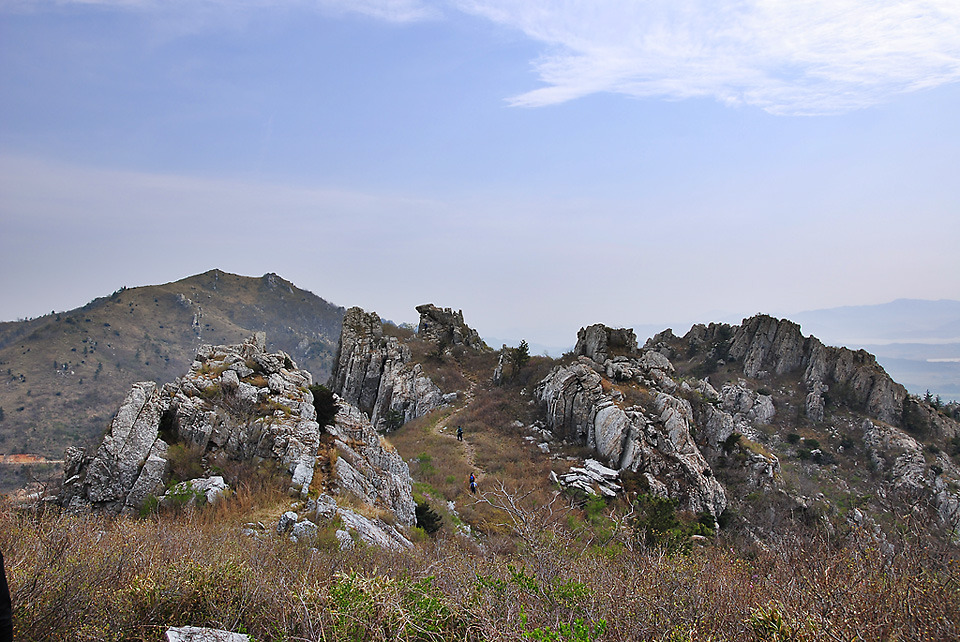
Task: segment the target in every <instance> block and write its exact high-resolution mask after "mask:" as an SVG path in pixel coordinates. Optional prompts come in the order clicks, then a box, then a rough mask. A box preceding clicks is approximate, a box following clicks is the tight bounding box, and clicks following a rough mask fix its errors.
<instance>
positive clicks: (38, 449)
mask: <svg viewBox="0 0 960 642" xmlns="http://www.w3.org/2000/svg"><path fill="white" fill-rule="evenodd" d="M343 314H344V309H343V308H341V307H338V306H336V305H334V304H332V303H328V302H327V301H325V300H323V299H321V298H320V297H318V296H316V295H314V294H312V293H310V292H307V291H306V290H301V289H299V288H297V287H296V286H294V285H293V284H291V283H289V282H288V281H285V280H284V279H282V278H280V277H279V276H277V275H276V274H265V275H264V276H262V277H260V278H254V277H245V276H238V275H235V274H228V273H226V272H223V271H221V270H211V271H209V272H205V273H203V274H199V275H196V276H192V277H189V278H186V279H183V280H181V281H176V282H174V283H168V284H165V285H153V286H145V287H136V288H123V289H121V290H118V291H117V292H114V293H113V294H111V295H110V296H106V297H103V298H99V299H95V300H94V301H91V302H90V303H88V304H87V305H85V306H83V307H82V308H78V309H76V310H71V311H69V312H61V313H58V314H49V315H46V316H43V317H39V318H36V319H31V320H28V321H17V322H8V323H0V454H12V453H32V454H38V455H43V456H46V457H47V458H51V459H59V458H60V457H61V456H62V454H63V450H64V448H65V447H66V446H70V445H77V446H89V445H96V444H98V443H99V441H100V437H101V436H102V433H103V431H104V430H105V429H106V427H107V423H108V422H109V420H110V417H111V416H112V414H113V413H114V412H115V411H116V409H117V407H118V406H119V405H120V402H121V401H122V400H123V398H124V395H126V393H127V392H128V391H129V389H130V386H131V385H132V384H133V383H134V382H136V381H156V382H158V383H164V382H167V381H173V380H174V379H176V378H177V377H179V376H181V375H182V374H184V373H185V372H186V371H187V370H188V368H189V366H190V364H191V363H192V361H193V359H194V355H195V354H196V350H197V348H198V347H199V346H200V345H201V344H212V345H227V344H234V343H238V342H240V341H242V340H243V339H245V338H246V337H248V336H250V335H251V334H252V333H253V332H256V331H264V332H266V334H267V344H268V348H269V349H270V350H274V351H275V350H283V351H284V352H286V353H288V354H289V355H290V356H291V357H292V358H293V359H294V361H296V362H297V364H298V365H299V366H300V367H301V368H305V369H307V370H309V371H310V372H311V373H312V374H313V376H314V378H315V380H317V381H319V382H324V381H326V379H327V377H329V375H330V369H331V366H332V363H333V357H334V355H335V353H336V348H337V340H338V338H339V336H340V325H341V322H342V319H343ZM5 476H9V475H5ZM0 485H4V486H5V485H6V483H2V484H0Z"/></svg>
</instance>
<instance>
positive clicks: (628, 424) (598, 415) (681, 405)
mask: <svg viewBox="0 0 960 642" xmlns="http://www.w3.org/2000/svg"><path fill="white" fill-rule="evenodd" d="M594 354H598V353H597V352H594ZM615 359H616V360H611V359H608V360H607V361H606V362H605V363H604V364H599V363H596V362H595V361H593V360H592V359H590V358H588V357H586V356H581V357H579V358H578V361H577V362H575V363H573V364H571V365H569V366H558V367H557V368H555V369H554V370H553V371H552V372H551V373H550V374H549V375H548V376H547V377H546V378H544V380H543V381H541V382H540V384H539V385H538V387H537V390H536V396H537V398H538V399H539V400H540V402H541V403H542V404H543V408H544V411H545V415H546V424H547V428H548V429H549V430H551V431H552V432H553V433H554V434H555V435H556V436H557V437H559V438H561V439H565V440H567V441H571V442H574V443H579V444H583V445H586V446H587V447H589V448H592V449H594V450H595V451H596V452H597V454H598V455H599V456H600V458H601V459H602V460H604V461H605V462H606V463H607V464H608V465H609V466H610V467H611V468H613V469H616V470H631V471H634V472H638V473H640V474H641V475H642V476H643V478H644V480H645V481H646V484H647V486H648V487H649V489H650V491H651V492H653V493H655V494H657V495H660V496H664V497H672V498H676V499H678V500H679V502H680V508H681V509H683V510H688V511H691V512H695V513H702V512H706V513H710V514H711V515H713V516H715V517H716V516H718V515H720V513H721V512H723V509H724V508H725V507H726V496H725V494H724V490H723V487H722V486H721V485H720V483H719V482H718V481H717V480H716V479H715V478H714V477H713V474H712V471H711V470H710V466H709V465H708V464H707V462H706V460H705V459H704V457H703V455H702V454H701V453H700V450H699V448H698V447H697V444H696V442H695V441H694V440H693V437H692V436H691V427H692V426H693V410H692V408H691V407H690V404H689V402H687V401H686V400H684V399H682V398H679V397H675V396H673V395H671V394H668V393H667V392H659V393H657V394H656V396H655V398H653V400H652V401H653V403H652V404H651V405H650V406H649V407H641V406H625V404H624V401H623V397H622V394H620V393H618V392H617V391H615V390H613V389H612V388H611V389H609V391H608V390H605V389H604V377H603V376H602V374H601V373H603V374H608V373H609V374H613V375H615V376H616V378H618V379H619V380H623V379H625V378H635V379H637V380H640V381H643V382H644V383H646V384H649V385H654V384H653V380H662V379H663V378H665V377H667V375H666V374H665V373H664V369H667V368H668V365H667V364H668V363H669V362H667V363H664V362H665V361H666V358H665V357H663V355H660V354H659V353H657V354H656V356H649V357H648V355H646V354H645V355H643V356H641V357H639V358H636V359H630V358H627V357H624V356H618V357H615ZM669 370H671V371H672V366H669ZM608 381H609V379H608ZM671 381H672V380H671ZM673 386H674V387H676V384H675V383H674V384H673Z"/></svg>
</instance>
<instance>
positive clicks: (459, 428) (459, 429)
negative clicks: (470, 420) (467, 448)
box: [457, 426, 463, 441]
mask: <svg viewBox="0 0 960 642" xmlns="http://www.w3.org/2000/svg"><path fill="white" fill-rule="evenodd" d="M457 439H459V440H460V441H463V427H462V426H457Z"/></svg>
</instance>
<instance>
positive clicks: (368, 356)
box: [330, 307, 443, 431]
mask: <svg viewBox="0 0 960 642" xmlns="http://www.w3.org/2000/svg"><path fill="white" fill-rule="evenodd" d="M330 389H331V390H333V391H334V392H335V393H336V394H338V395H339V396H340V397H342V398H343V399H344V401H346V402H347V403H349V404H351V405H354V406H356V407H357V408H359V409H360V410H362V411H363V412H365V413H366V414H367V416H368V417H370V420H371V422H372V423H373V425H374V426H375V427H376V428H377V430H380V431H385V430H387V429H388V428H389V427H390V422H389V421H388V419H389V418H390V417H389V415H390V414H391V411H392V412H395V413H399V414H400V416H401V418H402V421H403V422H406V421H410V420H411V419H416V418H417V417H422V416H423V415H425V414H427V413H428V412H430V411H431V410H434V409H436V408H439V407H440V406H442V405H443V393H442V392H441V391H440V389H439V388H438V387H437V386H436V385H435V384H434V383H433V382H432V381H431V380H430V378H429V377H427V376H426V375H424V374H423V369H422V367H421V366H420V364H412V363H410V349H409V348H408V347H407V346H406V345H404V344H403V343H401V342H400V340H399V339H398V338H397V337H391V336H385V335H384V334H383V324H382V322H381V321H380V317H379V316H378V315H377V314H376V313H375V312H371V313H367V312H365V311H363V310H362V309H360V308H356V307H355V308H350V309H349V310H347V313H346V315H345V316H344V318H343V326H342V329H341V332H340V344H339V347H338V348H337V359H336V362H335V363H334V368H333V375H332V376H331V378H330Z"/></svg>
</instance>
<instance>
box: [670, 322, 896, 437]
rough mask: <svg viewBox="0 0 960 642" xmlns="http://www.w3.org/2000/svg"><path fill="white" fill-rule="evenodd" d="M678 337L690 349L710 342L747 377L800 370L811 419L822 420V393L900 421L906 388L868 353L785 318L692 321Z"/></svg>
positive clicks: (716, 354)
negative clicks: (832, 343) (824, 339)
mask: <svg viewBox="0 0 960 642" xmlns="http://www.w3.org/2000/svg"><path fill="white" fill-rule="evenodd" d="M683 341H684V342H685V343H686V344H687V346H688V348H689V349H690V350H691V351H696V350H698V349H702V348H704V347H706V346H712V347H710V348H709V350H710V351H711V354H710V355H708V356H709V357H710V358H712V359H715V360H721V361H735V362H738V363H742V364H743V374H744V376H746V377H749V378H751V379H763V378H765V377H767V376H770V375H771V374H773V375H784V374H788V373H795V372H802V375H801V381H802V382H803V383H804V384H805V385H806V386H807V387H808V390H809V394H808V396H807V399H806V404H805V406H806V409H807V412H808V416H809V417H810V418H811V419H813V420H815V421H822V420H823V407H824V395H825V394H826V395H829V396H830V397H831V399H833V400H834V401H836V402H841V403H844V404H846V405H848V406H850V407H852V408H855V409H858V410H860V409H862V410H864V411H865V412H867V413H868V414H869V415H870V416H871V417H874V418H876V419H879V420H880V421H883V422H886V423H890V424H894V425H900V422H901V420H902V417H903V403H904V400H905V399H906V397H907V391H906V389H905V388H904V387H903V386H901V385H900V384H898V383H896V382H894V381H893V380H892V379H891V378H890V377H889V376H888V375H887V373H886V372H885V371H884V370H883V368H882V367H881V366H880V365H879V364H878V363H877V360H876V358H875V357H874V356H873V355H871V354H870V353H868V352H866V351H864V350H857V351H854V350H849V349H847V348H834V347H828V346H824V345H823V344H822V343H821V342H820V340H819V339H817V338H816V337H812V336H811V337H804V336H803V335H802V334H801V333H800V326H799V325H797V324H796V323H793V322H791V321H787V320H786V319H779V320H778V319H774V318H773V317H770V316H766V315H757V316H755V317H751V318H749V319H744V321H743V323H742V324H741V325H739V326H734V327H731V326H728V325H725V324H713V323H712V324H710V325H709V326H704V325H695V326H693V327H692V328H691V329H690V331H689V332H688V333H687V334H686V335H685V336H684V337H683Z"/></svg>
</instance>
